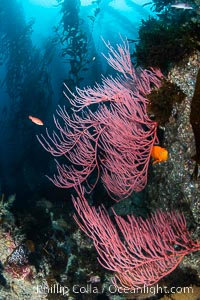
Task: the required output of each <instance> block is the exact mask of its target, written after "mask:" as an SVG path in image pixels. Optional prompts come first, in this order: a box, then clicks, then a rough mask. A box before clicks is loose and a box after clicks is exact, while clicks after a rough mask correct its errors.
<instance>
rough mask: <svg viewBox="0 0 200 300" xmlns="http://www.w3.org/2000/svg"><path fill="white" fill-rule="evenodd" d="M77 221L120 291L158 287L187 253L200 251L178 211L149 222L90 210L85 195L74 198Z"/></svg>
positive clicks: (153, 218) (155, 214) (151, 218)
mask: <svg viewBox="0 0 200 300" xmlns="http://www.w3.org/2000/svg"><path fill="white" fill-rule="evenodd" d="M73 203H74V207H75V209H76V211H77V215H74V218H75V221H76V222H77V224H78V225H79V227H80V228H81V229H82V230H83V231H84V232H85V233H86V234H87V235H88V236H89V237H90V238H91V239H92V240H93V243H94V246H95V248H96V250H97V252H98V255H99V258H98V261H99V262H100V264H101V265H102V266H103V267H104V268H106V269H108V270H111V271H114V272H115V273H114V275H115V276H114V278H113V280H112V282H113V284H114V285H115V286H116V287H117V288H118V289H119V290H121V291H125V290H130V291H131V290H134V289H136V288H140V289H141V288H144V287H145V286H152V285H154V284H156V283H157V282H158V281H159V280H160V279H161V278H162V277H164V276H166V275H168V274H169V273H171V272H172V271H173V270H174V269H175V268H176V267H177V266H178V264H179V263H180V262H181V261H182V259H183V258H184V256H185V255H186V254H189V253H191V252H194V251H197V250H200V244H199V243H198V242H197V241H194V240H192V238H191V237H190V234H189V232H188V230H187V226H186V221H185V217H184V215H183V214H182V213H179V212H175V211H172V212H161V211H156V212H155V213H154V214H152V215H151V216H150V217H148V218H147V219H146V220H144V219H142V218H141V217H134V215H130V216H127V217H126V218H124V217H121V216H118V215H116V214H115V213H114V220H115V223H116V225H117V226H115V224H114V222H113V221H112V220H111V218H110V216H109V214H108V212H107V211H106V209H105V207H104V206H101V207H99V208H98V209H96V208H95V207H90V206H89V204H88V202H87V201H86V199H85V197H84V195H83V193H82V192H79V197H77V198H76V199H75V198H74V197H73Z"/></svg>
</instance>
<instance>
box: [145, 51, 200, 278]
mask: <svg viewBox="0 0 200 300" xmlns="http://www.w3.org/2000/svg"><path fill="white" fill-rule="evenodd" d="M199 65H200V53H195V54H194V55H193V56H192V57H190V58H189V59H188V60H187V61H184V62H183V63H182V64H181V65H180V66H176V67H175V68H173V69H172V70H171V72H170V73H169V75H168V80H170V81H171V82H172V83H175V84H177V85H178V86H179V87H180V88H181V90H182V91H183V92H184V93H185V94H186V98H185V100H184V101H183V102H182V103H180V104H179V103H177V104H174V108H173V111H172V112H173V115H172V116H171V117H170V118H169V121H168V122H167V123H166V125H165V128H164V129H165V131H164V132H165V134H164V146H165V147H166V148H167V150H168V151H169V159H168V161H166V162H164V163H162V164H156V165H154V166H153V167H152V170H151V171H150V174H149V185H148V188H147V189H148V197H149V200H150V203H151V208H152V209H156V208H158V207H159V208H161V209H163V210H172V209H177V210H179V211H183V212H184V214H185V216H186V219H187V224H188V226H189V228H190V231H191V232H192V234H193V236H194V238H195V239H198V238H199V236H200V179H199V173H198V168H199V165H198V164H199V160H198V159H197V158H198V157H199V153H200V152H199V148H198V147H199V145H198V143H197V142H198V141H199V138H200V137H199V132H200V130H198V129H197V127H198V126H199V124H200V113H199V109H200V105H199V104H198V103H199V102H200V98H198V99H197V97H199V90H197V88H195V87H197V84H199V83H198V82H199V81H200V72H199ZM197 74H198V76H197ZM197 78H198V79H197ZM197 81H198V82H197ZM196 83H197V84H196ZM198 128H199V127H198ZM194 158H195V159H194ZM194 175H195V176H194ZM182 266H188V267H190V268H191V269H193V270H196V272H197V274H198V276H200V267H199V266H200V264H199V255H198V254H197V253H196V254H193V255H192V256H188V257H187V258H185V259H184V261H183V263H182Z"/></svg>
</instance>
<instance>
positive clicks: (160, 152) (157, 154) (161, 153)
mask: <svg viewBox="0 0 200 300" xmlns="http://www.w3.org/2000/svg"><path fill="white" fill-rule="evenodd" d="M151 157H152V158H153V159H154V161H153V165H154V164H156V163H158V162H162V161H166V160H168V151H167V149H165V148H162V147H160V146H153V148H152V152H151Z"/></svg>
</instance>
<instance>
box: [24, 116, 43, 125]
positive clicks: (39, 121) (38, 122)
mask: <svg viewBox="0 0 200 300" xmlns="http://www.w3.org/2000/svg"><path fill="white" fill-rule="evenodd" d="M28 118H29V119H30V120H31V121H32V122H33V123H35V124H37V125H44V123H43V122H42V120H40V119H39V118H36V117H32V116H28Z"/></svg>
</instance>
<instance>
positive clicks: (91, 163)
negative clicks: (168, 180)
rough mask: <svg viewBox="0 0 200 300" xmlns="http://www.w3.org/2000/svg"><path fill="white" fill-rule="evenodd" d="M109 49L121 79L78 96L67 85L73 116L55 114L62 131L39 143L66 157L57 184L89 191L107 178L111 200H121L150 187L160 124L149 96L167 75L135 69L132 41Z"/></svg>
mask: <svg viewBox="0 0 200 300" xmlns="http://www.w3.org/2000/svg"><path fill="white" fill-rule="evenodd" d="M106 46H107V48H108V50H109V54H108V57H105V58H106V59H107V62H108V63H109V65H110V66H112V68H113V69H115V70H116V71H118V74H117V75H116V77H115V78H114V77H113V76H109V77H107V78H106V77H104V76H102V84H96V85H95V86H94V87H93V88H91V87H86V88H84V89H80V88H76V93H72V92H71V91H70V90H69V88H68V87H67V86H66V85H65V87H66V89H67V90H68V92H69V93H70V95H71V96H70V97H69V96H68V95H67V94H66V93H64V94H65V96H66V98H67V99H68V100H69V101H70V103H71V105H72V111H73V112H72V114H69V113H68V112H67V111H66V108H65V107H63V108H61V107H59V108H58V110H57V114H58V116H59V117H60V119H58V118H56V117H55V116H54V122H55V125H56V128H57V130H56V131H54V132H53V133H52V134H50V133H49V132H48V130H46V133H47V136H46V137H45V136H44V135H41V136H40V137H38V139H39V141H40V143H41V144H42V145H43V147H44V148H45V149H46V150H47V151H48V152H50V153H51V154H52V155H53V156H55V157H60V156H64V157H65V158H66V163H64V164H60V163H59V162H58V160H56V164H57V170H58V174H57V175H54V178H50V180H51V181H52V182H53V183H54V184H55V185H56V186H58V187H62V188H71V187H74V188H76V187H77V186H79V185H83V184H84V186H85V189H86V192H88V193H89V192H91V190H92V189H93V188H94V186H95V185H96V183H97V181H98V179H99V178H100V177H101V179H102V182H103V184H104V186H105V188H106V190H107V191H108V193H109V194H110V196H111V197H112V198H113V199H115V200H121V199H124V198H126V197H128V196H129V195H131V194H132V192H133V191H136V192H139V191H141V190H142V189H143V188H144V187H145V185H146V183H147V172H148V165H149V160H150V155H151V150H152V147H153V145H154V144H155V143H156V142H157V136H156V129H157V123H156V122H154V121H152V120H151V119H150V118H149V116H148V115H147V111H146V105H147V98H146V96H147V94H149V93H150V92H151V90H152V88H153V87H157V88H158V87H159V86H160V81H161V77H162V74H161V72H160V71H159V70H157V69H153V68H151V69H150V70H142V69H137V70H136V69H134V68H133V66H132V63H131V59H130V53H129V47H128V44H127V42H123V44H122V45H117V50H115V49H114V48H113V47H112V46H111V45H110V44H106ZM95 104H97V105H96V106H95ZM92 176H93V181H92V183H91V181H90V180H89V179H90V178H91V177H92ZM94 177H95V180H94Z"/></svg>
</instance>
